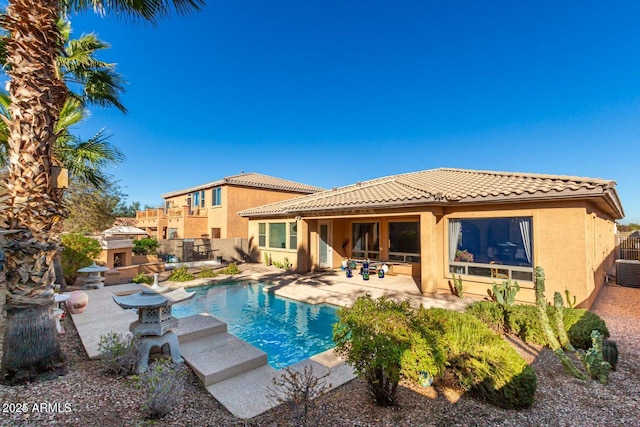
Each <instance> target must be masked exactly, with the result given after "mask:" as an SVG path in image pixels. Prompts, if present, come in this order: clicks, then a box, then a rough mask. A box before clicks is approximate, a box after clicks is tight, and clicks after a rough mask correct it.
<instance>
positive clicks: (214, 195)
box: [211, 187, 222, 206]
mask: <svg viewBox="0 0 640 427" xmlns="http://www.w3.org/2000/svg"><path fill="white" fill-rule="evenodd" d="M220 205H222V188H221V187H216V188H214V189H212V190H211V206H220Z"/></svg>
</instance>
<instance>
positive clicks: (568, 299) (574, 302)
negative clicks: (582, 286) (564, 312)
mask: <svg viewBox="0 0 640 427" xmlns="http://www.w3.org/2000/svg"><path fill="white" fill-rule="evenodd" d="M564 294H565V296H566V297H567V306H569V308H573V307H575V305H576V296H575V295H574V296H573V302H571V294H570V293H569V289H565V290H564Z"/></svg>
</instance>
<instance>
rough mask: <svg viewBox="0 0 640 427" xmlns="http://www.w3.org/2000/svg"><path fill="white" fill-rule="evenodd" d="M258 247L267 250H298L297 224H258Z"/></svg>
mask: <svg viewBox="0 0 640 427" xmlns="http://www.w3.org/2000/svg"><path fill="white" fill-rule="evenodd" d="M258 247H260V248H269V249H288V250H296V249H298V224H297V222H295V221H294V222H259V223H258Z"/></svg>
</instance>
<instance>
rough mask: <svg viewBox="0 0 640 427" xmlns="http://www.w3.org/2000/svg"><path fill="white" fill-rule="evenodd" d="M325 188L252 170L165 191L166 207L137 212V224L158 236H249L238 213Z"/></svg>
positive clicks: (150, 234)
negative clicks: (193, 185) (180, 188)
mask: <svg viewBox="0 0 640 427" xmlns="http://www.w3.org/2000/svg"><path fill="white" fill-rule="evenodd" d="M322 190H323V189H322V188H319V187H314V186H312V185H307V184H302V183H299V182H295V181H289V180H286V179H282V178H276V177H272V176H268V175H263V174H260V173H255V172H249V173H244V172H243V173H241V174H239V175H232V176H227V177H224V178H222V179H220V180H217V181H213V182H209V183H206V184H202V185H198V186H195V187H189V188H185V189H182V190H177V191H171V192H168V193H164V194H162V195H161V197H162V198H163V199H164V208H158V209H147V210H145V211H138V212H136V223H135V225H136V227H139V228H141V229H143V230H144V231H146V232H147V233H148V234H149V236H151V237H152V238H155V239H158V240H160V239H185V238H200V237H203V236H204V237H210V238H222V239H230V238H234V237H244V238H246V237H247V219H246V218H242V217H240V216H238V212H239V211H241V210H243V209H247V208H249V207H253V206H259V205H263V204H266V203H272V202H278V201H282V200H287V199H291V198H293V197H299V196H301V195H306V194H311V193H317V192H319V191H322Z"/></svg>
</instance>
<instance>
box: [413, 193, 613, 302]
mask: <svg viewBox="0 0 640 427" xmlns="http://www.w3.org/2000/svg"><path fill="white" fill-rule="evenodd" d="M489 208H490V209H489ZM509 216H531V217H532V218H533V223H532V228H533V242H532V245H533V265H534V266H541V267H543V268H544V272H545V279H546V280H545V285H546V290H545V296H546V298H547V300H548V301H550V302H551V301H553V294H554V292H556V291H557V292H560V293H561V294H562V295H563V297H564V295H565V289H566V290H569V292H570V294H571V295H572V296H573V295H575V296H576V300H577V301H578V303H581V302H583V303H584V305H586V306H590V305H591V303H592V302H593V298H594V297H595V294H593V291H594V290H596V288H597V289H599V287H600V286H601V285H602V283H604V273H603V269H604V268H606V266H607V265H612V264H613V261H612V260H613V257H614V250H615V232H614V230H615V228H614V227H615V225H614V223H613V221H611V220H608V219H606V218H604V217H602V216H598V215H595V214H593V213H591V212H590V210H589V207H588V206H587V204H586V203H585V202H580V201H574V202H564V203H556V204H553V203H540V204H527V205H525V204H521V205H519V209H513V206H508V205H503V206H498V205H496V206H487V209H486V210H479V209H478V207H475V209H471V208H470V209H466V210H457V211H452V210H448V211H447V213H446V215H445V216H444V218H443V219H444V220H443V221H442V222H441V224H440V226H439V227H438V233H440V234H441V235H442V236H443V237H444V242H443V245H442V246H441V247H442V248H443V249H446V248H447V247H448V244H449V242H448V240H449V236H448V229H447V227H448V226H447V224H448V220H449V219H453V218H485V217H509ZM442 255H443V257H442V259H443V262H442V268H441V270H440V271H441V272H442V276H441V278H440V280H439V282H438V291H439V292H448V291H449V284H448V283H449V281H450V280H451V279H452V274H450V273H449V272H448V257H447V256H446V253H444V252H442ZM423 273H424V267H423ZM462 279H463V284H464V291H465V294H467V295H476V296H480V297H482V296H485V295H487V290H489V289H491V286H492V284H493V282H494V281H497V280H496V279H492V278H483V277H476V276H463V277H462ZM500 280H501V279H500ZM518 283H519V285H520V288H521V289H520V292H518V294H517V301H519V302H527V303H533V302H535V292H534V290H533V282H528V281H519V282H518Z"/></svg>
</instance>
